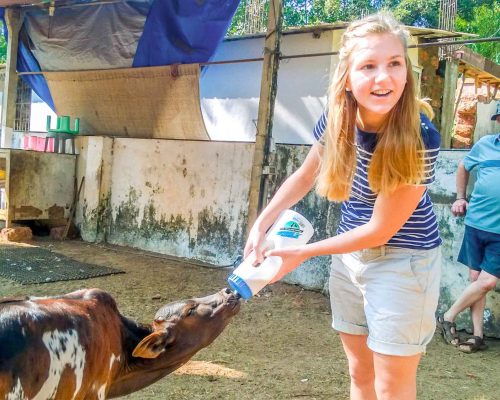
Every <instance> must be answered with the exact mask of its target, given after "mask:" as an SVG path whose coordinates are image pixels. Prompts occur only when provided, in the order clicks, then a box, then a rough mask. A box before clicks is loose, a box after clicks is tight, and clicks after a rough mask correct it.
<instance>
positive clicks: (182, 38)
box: [0, 0, 240, 109]
mask: <svg viewBox="0 0 500 400" xmlns="http://www.w3.org/2000/svg"><path fill="white" fill-rule="evenodd" d="M239 2H240V0H139V1H130V2H121V3H111V4H99V5H88V6H85V7H81V6H78V7H71V6H69V7H67V6H65V7H61V8H60V9H59V8H57V3H56V9H55V13H54V15H52V16H49V14H48V12H47V11H46V10H27V11H26V13H25V15H24V20H23V25H22V27H21V31H20V35H19V50H18V59H17V70H18V71H19V72H39V71H41V70H42V71H72V70H73V71H74V70H84V69H109V68H124V67H147V66H159V65H171V64H176V63H181V64H189V63H200V62H206V61H209V60H210V58H211V57H212V55H213V54H214V53H215V49H216V48H217V46H218V44H219V43H220V42H221V41H222V39H223V38H224V35H225V33H226V32H227V29H228V28H229V25H230V23H231V19H232V17H233V15H234V13H235V11H236V8H237V7H238V4H239ZM80 3H88V1H81V2H80V1H77V2H76V3H74V4H80ZM0 16H1V18H2V20H4V9H3V8H0ZM4 22H5V21H4ZM4 32H5V34H6V29H5V23H4ZM6 38H7V35H6ZM22 78H23V79H24V80H25V81H26V82H27V83H28V84H29V85H30V86H31V88H32V89H33V90H34V91H35V93H37V94H38V95H39V96H40V97H41V98H42V99H43V100H44V101H45V102H46V103H47V104H48V105H49V106H50V107H51V108H52V109H54V104H53V101H52V97H51V95H50V91H49V88H48V86H47V84H46V82H45V79H44V77H43V75H23V76H22Z"/></svg>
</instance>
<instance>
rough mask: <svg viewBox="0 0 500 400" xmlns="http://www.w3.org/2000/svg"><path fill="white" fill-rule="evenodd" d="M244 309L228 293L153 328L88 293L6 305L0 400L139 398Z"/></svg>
mask: <svg viewBox="0 0 500 400" xmlns="http://www.w3.org/2000/svg"><path fill="white" fill-rule="evenodd" d="M239 309H240V302H239V297H238V296H237V295H236V294H234V293H233V292H231V291H230V290H229V289H223V290H221V291H220V292H218V293H216V294H214V295H211V296H207V297H203V298H194V299H189V300H184V301H178V302H174V303H170V304H167V305H165V306H163V307H162V308H160V309H159V310H158V311H157V313H156V315H155V318H154V321H153V323H152V324H151V325H143V324H140V323H137V322H135V321H133V320H131V319H129V318H126V317H124V316H123V315H122V314H120V312H119V311H118V308H117V305H116V302H115V300H114V299H113V297H112V296H111V295H110V294H109V293H107V292H105V291H103V290H99V289H83V290H78V291H76V292H72V293H69V294H66V295H63V296H58V297H44V298H43V297H38V298H37V297H30V298H22V299H21V298H9V299H4V300H0V399H7V400H14V399H15V400H21V399H26V400H28V399H29V400H45V399H54V400H69V399H75V400H79V399H85V400H93V399H99V400H100V399H106V398H113V397H118V396H124V395H126V394H129V393H132V392H135V391H137V390H140V389H142V388H144V387H146V386H148V385H150V384H152V383H154V382H156V381H157V380H159V379H160V378H162V377H164V376H166V375H167V374H169V373H171V372H172V371H174V370H175V369H177V368H179V367H180V366H181V365H183V364H185V363H186V362H187V361H188V360H189V359H190V358H191V357H192V356H193V355H194V354H195V353H196V352H197V351H199V350H200V349H202V348H203V347H206V346H208V345H209V344H210V343H212V341H213V340H214V339H215V338H217V336H218V335H219V334H220V333H221V332H222V331H223V330H224V328H225V327H226V325H227V324H228V323H229V321H230V320H231V318H232V317H233V316H234V315H236V314H237V313H238V311H239Z"/></svg>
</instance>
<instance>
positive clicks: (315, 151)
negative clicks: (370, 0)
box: [244, 14, 441, 400]
mask: <svg viewBox="0 0 500 400" xmlns="http://www.w3.org/2000/svg"><path fill="white" fill-rule="evenodd" d="M407 41H408V32H407V31H406V30H405V29H404V28H403V27H402V26H401V25H400V24H399V23H398V22H397V21H395V20H394V19H393V18H392V17H391V16H389V15H388V14H376V15H372V16H368V17H366V18H364V19H362V20H359V21H355V22H352V23H351V24H350V25H349V27H348V28H347V29H346V31H345V33H344V34H343V36H342V41H341V48H340V52H339V61H338V64H337V67H336V70H335V72H334V74H333V77H332V80H331V86H330V93H329V101H328V108H327V111H326V112H325V113H324V114H323V115H322V117H321V118H320V120H319V122H318V124H317V125H316V127H315V130H314V134H315V137H316V140H317V141H316V143H315V144H314V145H313V146H312V148H311V150H310V151H309V154H308V155H307V157H306V159H305V161H304V162H303V164H302V165H301V167H300V168H299V169H298V170H297V171H296V172H294V173H293V174H292V175H291V176H290V177H289V178H288V179H287V180H286V181H285V182H284V183H283V184H282V185H281V187H280V188H279V189H278V191H277V192H276V194H275V195H274V197H273V199H272V200H271V201H270V203H269V204H268V205H267V207H266V208H265V209H264V210H263V211H262V213H261V214H260V215H259V217H258V218H257V220H256V222H255V224H254V225H253V226H252V229H251V230H250V234H249V238H248V240H247V243H246V246H245V252H244V255H245V257H247V256H248V255H249V254H250V253H251V252H252V251H255V255H256V257H257V260H256V263H260V262H262V260H263V258H264V257H268V256H279V257H281V259H282V264H281V269H280V271H279V272H278V274H277V275H276V276H275V278H274V281H277V280H279V279H281V278H282V277H283V276H284V275H286V274H287V273H288V272H290V271H292V270H293V269H295V268H297V267H298V266H299V265H300V264H301V263H303V262H304V261H305V260H307V259H309V258H310V257H314V256H321V255H333V257H332V266H331V275H330V300H331V305H332V313H333V327H334V329H336V330H337V331H339V332H340V338H341V340H342V344H343V347H344V351H345V354H346V356H347V359H348V362H349V374H350V377H351V387H350V392H351V399H352V400H375V399H378V400H387V399H395V400H396V399H397V400H401V399H405V400H413V399H415V398H416V373H417V367H418V364H419V362H420V358H421V355H422V353H424V352H425V349H426V345H427V344H428V343H429V341H430V340H431V339H432V337H433V334H434V331H435V329H436V322H435V312H436V308H437V302H438V297H439V277H440V262H441V252H440V245H441V239H440V237H439V232H438V228H437V221H436V216H435V214H434V211H433V207H432V203H431V200H430V197H429V195H428V193H427V185H428V184H430V183H431V182H433V181H434V164H435V161H436V158H437V155H438V152H439V143H440V136H439V133H438V132H437V131H436V129H435V128H434V126H433V125H432V123H431V122H430V119H429V117H428V116H427V115H426V113H428V114H431V113H432V109H431V108H430V106H429V105H428V104H427V103H425V102H424V101H422V100H420V99H418V98H417V95H416V88H415V83H414V78H413V72H412V66H411V61H410V58H409V56H408V50H407V45H408V43H407ZM422 111H423V112H422ZM315 183H316V190H317V192H318V194H319V195H321V196H325V197H327V198H328V199H329V200H331V201H341V202H342V208H341V222H340V225H339V228H338V231H337V235H335V236H333V237H330V238H327V239H325V240H321V241H319V242H315V243H309V244H305V245H301V246H297V247H293V248H285V249H274V250H267V251H266V250H265V249H264V248H263V247H264V238H265V234H266V231H267V230H268V229H269V227H270V226H271V225H272V224H273V222H274V221H275V220H276V219H277V217H278V215H279V214H280V213H281V212H282V211H283V210H285V209H287V208H290V207H291V206H293V205H294V204H295V203H297V202H298V201H299V200H300V199H302V198H303V197H304V196H305V195H306V194H307V193H308V192H309V191H310V190H311V189H312V187H313V186H314V185H315Z"/></svg>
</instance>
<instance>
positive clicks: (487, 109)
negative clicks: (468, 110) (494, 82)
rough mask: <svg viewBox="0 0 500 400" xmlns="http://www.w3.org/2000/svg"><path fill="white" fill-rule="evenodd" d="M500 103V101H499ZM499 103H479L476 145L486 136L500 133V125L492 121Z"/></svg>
mask: <svg viewBox="0 0 500 400" xmlns="http://www.w3.org/2000/svg"><path fill="white" fill-rule="evenodd" d="M499 101H500V100H499ZM497 103H498V101H490V102H489V103H482V102H478V103H477V119H476V129H475V130H474V143H476V142H477V141H478V140H479V139H481V138H482V137H483V136H485V135H491V134H492V133H499V132H500V124H498V122H496V121H492V120H491V116H492V115H493V114H495V113H496V111H497Z"/></svg>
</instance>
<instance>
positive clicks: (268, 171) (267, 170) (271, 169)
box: [262, 165, 276, 175]
mask: <svg viewBox="0 0 500 400" xmlns="http://www.w3.org/2000/svg"><path fill="white" fill-rule="evenodd" d="M262 175H276V167H275V166H274V165H264V167H263V168H262Z"/></svg>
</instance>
